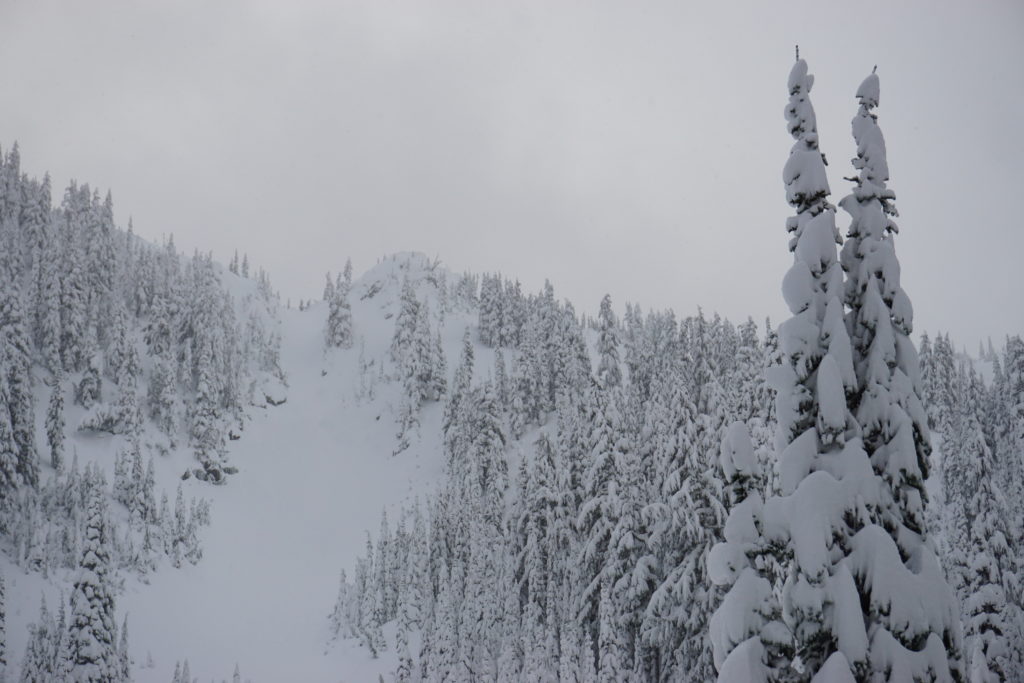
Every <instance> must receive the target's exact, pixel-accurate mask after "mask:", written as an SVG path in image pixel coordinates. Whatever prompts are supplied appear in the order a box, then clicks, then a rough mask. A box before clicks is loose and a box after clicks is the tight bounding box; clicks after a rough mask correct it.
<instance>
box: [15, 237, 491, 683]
mask: <svg viewBox="0 0 1024 683" xmlns="http://www.w3.org/2000/svg"><path fill="white" fill-rule="evenodd" d="M225 275H226V279H227V281H228V282H229V283H231V284H230V286H231V287H233V288H235V290H236V291H235V292H234V293H235V294H236V296H237V295H240V294H243V291H242V290H244V285H245V282H244V281H241V279H240V278H234V277H231V276H230V275H228V274H225ZM439 277H445V278H449V279H452V280H453V281H454V277H453V276H452V275H451V274H450V273H446V272H445V271H444V270H443V269H442V268H441V267H439V266H437V265H436V264H434V263H431V262H430V261H428V260H427V259H426V257H424V256H422V255H419V254H399V255H395V256H393V257H390V258H388V259H385V260H383V261H382V262H381V263H380V264H378V265H377V266H376V267H375V268H373V269H371V270H370V271H369V272H367V273H366V274H365V275H364V276H363V277H361V278H359V279H357V280H356V281H355V282H354V283H353V288H352V295H351V299H352V313H353V320H354V321H355V323H354V331H355V340H354V344H353V346H352V348H350V349H331V350H328V351H325V348H324V330H325V325H326V316H327V310H326V306H325V304H324V303H322V302H320V303H316V304H314V305H312V306H310V307H308V308H306V309H305V310H303V311H299V310H296V309H281V310H280V312H279V313H280V317H281V339H282V342H281V356H280V363H281V369H282V370H283V373H284V376H285V378H286V383H287V387H286V389H281V390H276V391H279V392H281V393H280V395H279V396H277V397H276V399H274V401H275V402H277V401H279V400H280V399H281V398H284V402H283V403H280V404H279V405H272V404H264V405H263V406H262V407H259V408H250V409H249V410H248V419H247V420H246V421H245V422H244V431H243V432H242V438H240V439H239V440H237V441H230V442H229V444H228V451H227V457H226V461H228V462H230V463H231V464H232V465H233V466H234V467H236V468H237V469H238V473H237V474H235V475H232V477H231V479H230V483H229V485H227V486H223V487H216V488H211V487H210V486H209V485H208V484H205V483H203V482H199V481H197V480H195V479H194V478H192V479H189V480H188V481H185V482H184V483H183V485H184V488H185V492H186V497H188V496H199V497H205V498H208V499H210V500H211V501H212V505H211V516H212V524H211V525H210V527H209V528H207V529H205V530H204V531H203V546H204V550H203V558H202V560H201V561H199V563H198V564H196V565H195V566H192V565H185V566H183V567H182V568H181V569H179V570H175V569H173V568H171V567H169V566H167V565H166V563H165V564H164V566H163V567H162V568H161V569H160V570H158V571H156V572H154V573H152V574H149V575H146V576H144V577H138V576H136V575H134V574H132V573H130V572H129V573H127V574H125V575H124V591H123V593H122V594H121V595H120V596H119V597H118V611H119V613H120V614H127V615H128V618H129V633H130V641H129V643H130V651H131V655H132V658H133V659H134V662H135V667H134V669H133V672H134V675H135V680H139V681H170V680H171V677H172V674H173V670H174V667H175V663H176V662H179V661H184V660H185V659H188V660H189V663H190V669H191V672H192V674H193V675H194V676H197V677H199V678H200V680H205V679H207V678H210V677H213V678H215V679H220V678H227V677H229V676H230V675H231V673H232V671H233V668H234V666H235V664H236V663H238V665H239V667H240V670H241V672H242V674H243V676H244V677H245V678H251V679H252V680H253V681H283V680H304V681H337V680H346V681H360V680H375V678H376V673H374V674H373V675H372V676H371V675H370V672H380V673H386V672H387V671H388V669H389V667H390V668H391V669H393V668H394V662H393V661H391V660H392V659H393V658H384V659H379V660H373V659H372V658H371V657H370V655H369V654H368V652H367V651H365V650H363V649H362V648H359V647H358V646H357V645H356V643H355V642H354V641H349V642H343V643H340V644H338V645H336V646H333V647H330V648H328V644H329V643H328V641H329V638H330V634H329V628H328V626H329V624H328V620H327V616H328V613H329V611H330V604H331V601H332V600H333V599H334V596H335V594H336V592H337V588H338V570H339V568H342V567H351V566H352V565H353V564H354V562H355V560H356V557H357V556H358V555H359V554H361V553H362V551H363V549H364V547H365V543H366V538H367V531H368V530H375V529H376V527H377V526H378V525H379V522H380V515H381V511H382V509H388V510H390V512H391V513H392V514H393V516H395V517H397V514H396V513H397V511H398V509H399V508H400V506H401V505H402V504H408V503H411V502H412V501H414V499H415V498H416V497H417V496H419V497H421V498H423V497H425V496H426V495H428V494H429V493H430V492H431V491H432V489H433V486H434V485H435V484H436V482H437V481H438V480H439V479H440V477H441V476H442V474H443V461H442V452H441V449H442V443H441V438H440V433H441V428H440V421H441V404H440V403H433V404H430V405H426V406H424V409H423V413H422V416H421V419H420V427H419V431H418V434H417V435H414V436H413V438H412V439H411V443H410V446H409V448H408V449H406V450H405V451H403V452H402V453H399V454H398V455H392V453H393V451H394V450H395V448H396V444H397V438H396V431H397V425H396V418H397V414H398V410H399V406H400V403H401V386H400V384H398V383H396V382H394V381H392V380H391V379H390V377H388V375H389V374H390V373H391V371H392V369H391V361H390V360H389V358H388V348H389V346H390V344H391V337H392V335H393V333H394V317H395V315H396V314H397V307H398V305H399V298H400V292H401V287H402V283H403V281H404V280H405V279H406V278H408V279H409V280H410V281H411V282H412V283H413V285H414V288H415V290H416V292H417V295H418V296H419V297H420V298H421V299H422V300H424V301H430V302H431V303H432V304H433V305H434V309H435V310H440V309H441V306H440V305H439V303H438V300H437V297H438V292H437V287H436V285H435V284H434V282H435V281H437V279H438V278H439ZM475 324H476V312H475V310H473V311H469V310H465V309H460V308H459V307H455V310H453V311H451V312H449V313H447V314H446V316H445V319H444V323H443V327H442V328H441V329H442V334H443V340H444V349H445V353H446V355H447V356H448V357H449V358H457V357H458V353H459V349H460V347H461V344H462V337H463V332H464V330H465V329H466V328H467V327H475ZM477 352H478V354H479V356H480V357H481V360H482V364H483V363H484V362H486V361H484V359H486V358H488V355H489V354H490V355H493V352H492V351H491V350H489V349H485V348H483V347H478V348H477ZM485 367H486V365H485ZM382 368H383V370H382ZM40 401H45V397H43V396H40V397H37V403H38V402H40ZM74 418H75V416H74V414H73V413H71V414H69V418H68V422H69V424H75V421H74ZM68 436H69V443H68V450H69V451H70V450H72V447H73V448H74V449H75V450H77V452H78V456H79V461H80V465H81V466H83V467H84V466H85V464H86V462H96V463H98V464H100V465H101V467H102V468H103V470H104V471H105V472H106V473H107V476H108V478H112V477H113V457H112V456H113V453H114V451H115V450H116V448H117V446H118V441H119V440H120V439H121V437H113V436H110V435H106V436H96V435H94V434H79V433H77V432H75V430H73V429H70V428H69V430H68ZM182 457H185V456H182ZM156 463H157V464H158V468H157V473H156V474H157V486H158V488H171V489H173V487H174V486H175V485H176V483H177V481H178V480H179V475H180V474H181V473H182V472H183V471H184V469H185V468H187V467H188V466H189V464H188V461H187V460H182V459H180V458H171V457H167V458H157V459H156ZM118 513H119V511H117V510H115V512H114V514H118ZM0 561H2V562H3V565H2V567H3V572H4V575H5V576H6V577H7V582H8V585H7V600H8V616H7V629H8V631H7V632H8V651H9V652H11V653H12V655H14V656H12V657H11V658H10V659H11V660H13V662H14V663H16V662H17V661H18V659H19V658H20V653H22V652H24V649H25V645H26V640H27V635H28V631H27V629H26V626H27V625H28V624H29V623H31V622H33V621H35V620H36V619H37V617H38V611H39V602H40V595H46V596H47V602H48V604H49V605H51V606H55V605H57V604H58V603H59V601H60V600H59V591H60V588H61V584H60V582H59V581H50V580H47V579H45V578H43V577H42V576H40V575H38V574H26V573H25V572H24V571H23V570H21V569H20V568H18V567H15V566H12V565H11V564H10V562H8V561H6V558H4V559H3V560H0ZM65 590H66V588H65ZM150 662H151V663H152V667H150V666H149V663H150ZM296 676H298V678H296Z"/></svg>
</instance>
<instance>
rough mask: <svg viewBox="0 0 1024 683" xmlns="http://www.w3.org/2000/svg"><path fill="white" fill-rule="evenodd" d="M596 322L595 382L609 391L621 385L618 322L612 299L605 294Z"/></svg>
mask: <svg viewBox="0 0 1024 683" xmlns="http://www.w3.org/2000/svg"><path fill="white" fill-rule="evenodd" d="M598 320H599V328H598V339H597V355H598V358H599V360H598V365H597V381H598V382H599V383H600V384H601V386H603V387H605V388H606V389H611V388H614V387H617V386H619V385H620V384H622V368H621V367H620V365H619V335H618V322H617V321H616V320H615V313H614V312H613V311H612V299H611V297H610V296H609V295H607V294H605V295H604V298H603V299H601V309H600V313H599V314H598Z"/></svg>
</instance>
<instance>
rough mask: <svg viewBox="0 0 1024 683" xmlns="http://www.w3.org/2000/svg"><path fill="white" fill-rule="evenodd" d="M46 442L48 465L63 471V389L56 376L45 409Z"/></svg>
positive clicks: (59, 378)
mask: <svg viewBox="0 0 1024 683" xmlns="http://www.w3.org/2000/svg"><path fill="white" fill-rule="evenodd" d="M46 441H47V443H48V444H49V446H50V465H51V466H52V467H53V469H54V470H55V471H57V472H58V473H59V472H63V471H64V387H63V384H62V382H61V376H60V375H57V376H56V377H55V378H54V381H53V387H52V388H51V390H50V402H49V405H48V406H47V409H46Z"/></svg>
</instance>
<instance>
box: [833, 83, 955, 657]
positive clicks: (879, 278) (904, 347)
mask: <svg viewBox="0 0 1024 683" xmlns="http://www.w3.org/2000/svg"><path fill="white" fill-rule="evenodd" d="M856 96H857V98H858V100H859V102H860V107H859V110H858V112H857V115H856V116H855V117H854V119H853V137H854V140H855V141H856V143H857V156H856V157H855V158H854V160H853V165H854V168H856V169H857V170H858V171H859V174H858V176H857V178H856V179H855V180H854V182H855V187H854V188H853V193H852V194H850V195H848V196H847V197H844V198H843V200H842V202H840V206H842V208H843V209H844V210H845V211H846V212H848V213H849V214H850V216H851V223H850V230H849V237H848V240H847V242H846V244H845V245H844V247H843V251H842V264H843V269H844V270H845V271H846V274H847V280H846V289H845V295H846V296H845V302H846V305H847V308H848V313H847V316H846V320H847V329H848V330H849V333H850V340H851V343H852V348H853V359H854V368H855V371H856V375H857V384H856V390H855V391H853V392H848V393H847V405H848V408H849V410H850V412H851V413H852V414H853V415H855V416H856V419H857V423H858V425H859V428H860V435H861V439H862V442H863V447H864V450H865V452H866V453H867V455H868V457H869V459H870V461H871V466H872V469H873V470H874V472H875V474H876V475H877V476H878V477H880V478H881V480H882V481H883V482H884V483H885V485H886V489H887V490H886V491H885V492H884V493H883V496H882V499H881V501H880V505H879V506H878V508H877V509H876V510H873V511H870V514H871V518H872V521H873V522H875V523H876V524H879V525H880V526H881V527H882V528H884V529H885V531H886V532H887V533H888V535H889V536H890V538H891V539H892V541H893V543H895V545H896V547H897V549H898V550H899V557H900V558H901V560H902V564H903V567H904V568H905V570H906V572H907V573H906V575H905V577H904V578H905V580H906V581H907V582H909V583H911V585H915V588H916V590H917V591H920V592H924V591H926V590H928V586H929V583H935V586H934V587H932V588H931V590H932V591H934V592H935V593H937V594H933V595H932V600H933V602H932V605H931V606H930V608H929V609H921V608H919V609H918V614H917V615H915V616H916V618H915V619H910V620H908V619H907V618H906V617H905V616H904V615H901V614H898V613H897V614H893V611H894V609H895V608H894V607H893V605H892V604H891V603H892V601H893V600H894V598H893V596H892V595H891V592H892V591H893V590H894V586H879V585H878V582H877V580H876V581H875V583H874V585H871V584H870V581H869V579H868V577H863V576H859V577H858V578H859V579H860V580H861V581H863V583H861V584H860V586H859V588H860V592H861V596H862V603H864V604H867V605H868V609H867V611H866V615H865V616H866V620H867V624H868V632H869V635H870V636H871V638H872V640H871V643H870V650H869V661H870V662H871V669H872V670H874V672H875V673H876V674H878V675H891V674H886V671H889V670H890V668H891V667H894V668H896V669H897V670H898V669H899V668H901V667H902V668H905V670H906V671H908V672H914V673H915V675H919V674H920V672H922V671H923V670H924V667H925V666H927V667H931V668H932V671H933V674H932V675H938V676H946V675H950V676H954V677H955V676H959V675H962V662H961V651H960V629H959V623H957V620H956V618H955V615H956V604H955V600H954V598H953V597H952V595H951V594H950V591H949V590H948V587H947V586H946V585H945V582H944V581H942V580H941V572H937V569H938V562H937V560H936V558H935V556H934V554H933V551H932V549H931V548H932V544H931V542H930V540H929V537H928V533H927V529H926V522H925V506H926V504H927V500H928V497H927V492H926V490H925V479H926V478H927V477H928V472H929V459H928V456H929V454H930V453H931V444H930V438H929V430H928V424H927V423H928V418H927V414H926V412H925V408H924V405H923V403H922V400H921V396H922V393H923V390H922V383H921V373H920V363H919V360H918V356H917V351H916V349H915V348H914V344H913V342H912V341H911V339H910V336H909V335H910V334H911V332H912V331H913V308H912V306H911V303H910V299H909V297H908V296H907V295H906V293H905V292H904V290H903V288H902V286H901V283H900V265H899V261H898V260H897V258H896V251H895V239H894V238H895V234H896V232H897V227H896V224H895V223H894V222H893V221H892V219H891V218H890V216H895V215H896V209H895V206H894V205H893V200H894V199H895V194H894V193H893V192H892V190H890V189H889V188H888V187H887V186H886V182H887V181H888V179H889V167H888V163H887V160H886V149H885V140H884V138H883V136H882V132H881V130H880V129H879V127H878V123H877V116H876V115H875V114H874V111H873V110H874V108H875V107H877V106H878V102H879V81H878V76H877V74H875V73H872V74H871V75H870V76H868V77H867V78H866V79H865V80H864V82H863V83H862V84H861V86H860V87H859V88H858V90H857V95H856ZM864 568H865V569H866V567H864ZM936 574H938V576H937V577H936V576H935V575H936ZM898 590H901V592H904V591H905V587H903V588H901V589H898ZM951 622H952V623H951ZM887 641H888V642H887ZM923 650H927V651H928V652H927V655H926V658H927V659H929V660H930V661H929V662H928V664H927V665H923V664H922V663H921V662H920V661H915V660H916V659H921V656H920V654H919V653H920V652H921V651H923Z"/></svg>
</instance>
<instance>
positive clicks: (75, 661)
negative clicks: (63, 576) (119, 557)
mask: <svg viewBox="0 0 1024 683" xmlns="http://www.w3.org/2000/svg"><path fill="white" fill-rule="evenodd" d="M108 528H109V525H108V523H107V521H106V505H105V502H104V498H103V492H102V490H101V489H99V488H95V487H94V488H93V489H92V490H91V492H90V495H89V500H88V513H87V521H86V526H85V538H84V539H83V545H82V555H81V558H80V560H79V565H78V574H77V576H76V578H75V587H74V590H73V591H72V593H71V621H70V623H69V624H68V642H69V648H68V655H69V665H70V668H71V676H72V680H74V681H83V682H84V681H89V682H92V681H116V680H118V678H117V647H116V643H115V642H114V637H115V631H116V626H115V623H114V616H115V607H114V594H113V587H112V586H111V584H110V581H111V575H110V573H111V565H110V538H109V537H108V536H107V534H108Z"/></svg>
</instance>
